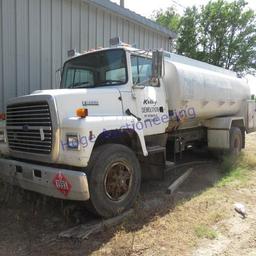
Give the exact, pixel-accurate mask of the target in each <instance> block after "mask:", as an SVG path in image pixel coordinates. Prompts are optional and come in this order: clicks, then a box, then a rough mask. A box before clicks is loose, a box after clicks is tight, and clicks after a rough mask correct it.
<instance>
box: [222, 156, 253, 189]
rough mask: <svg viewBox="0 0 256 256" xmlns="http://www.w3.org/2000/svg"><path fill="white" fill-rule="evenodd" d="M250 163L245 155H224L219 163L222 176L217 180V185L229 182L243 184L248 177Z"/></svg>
mask: <svg viewBox="0 0 256 256" xmlns="http://www.w3.org/2000/svg"><path fill="white" fill-rule="evenodd" d="M250 167H251V165H250V162H248V158H247V157H246V155H243V154H241V155H240V156H239V157H236V158H234V157H224V158H223V162H222V165H221V169H222V173H223V178H222V179H221V180H220V181H219V182H218V184H217V186H218V187H223V186H227V185H230V184H244V183H245V182H246V181H248V178H249V169H250Z"/></svg>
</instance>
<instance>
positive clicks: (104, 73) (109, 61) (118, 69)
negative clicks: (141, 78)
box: [61, 49, 127, 88]
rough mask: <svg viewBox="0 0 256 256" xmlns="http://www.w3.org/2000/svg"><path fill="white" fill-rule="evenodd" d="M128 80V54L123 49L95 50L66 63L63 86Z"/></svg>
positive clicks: (117, 82)
mask: <svg viewBox="0 0 256 256" xmlns="http://www.w3.org/2000/svg"><path fill="white" fill-rule="evenodd" d="M126 82H127V64H126V54H125V51H124V50H123V49H111V50H104V51H100V52H93V53H89V54H86V55H82V56H80V57H77V58H74V59H72V60H70V61H68V62H66V64H65V65H64V70H63V74H62V83H61V87H62V88H93V87H102V86H111V85H121V84H125V83H126Z"/></svg>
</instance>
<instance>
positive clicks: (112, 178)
mask: <svg viewBox="0 0 256 256" xmlns="http://www.w3.org/2000/svg"><path fill="white" fill-rule="evenodd" d="M87 175H88V179H89V190H90V202H89V205H90V207H89V210H93V212H94V213H96V214H97V215H100V216H102V217H104V218H110V217H113V216H116V215H118V214H120V213H122V212H124V211H125V210H127V209H129V208H131V207H132V206H133V204H134V203H135V201H136V198H137V196H138V194H139V190H140V183H141V170H140V165H139V161H138V159H137V157H136V155H135V154H134V152H133V151H132V150H131V149H129V148H128V147H126V146H123V145H119V144H106V145H103V146H100V147H98V148H97V149H96V150H95V151H94V152H93V154H92V158H91V161H90V163H89V166H88V173H87Z"/></svg>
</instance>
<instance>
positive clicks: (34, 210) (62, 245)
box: [0, 134, 256, 256]
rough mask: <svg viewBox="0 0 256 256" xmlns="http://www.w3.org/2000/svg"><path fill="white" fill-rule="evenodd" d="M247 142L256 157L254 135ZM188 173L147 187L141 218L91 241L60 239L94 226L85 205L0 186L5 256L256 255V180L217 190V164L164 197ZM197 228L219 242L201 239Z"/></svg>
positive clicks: (0, 244)
mask: <svg viewBox="0 0 256 256" xmlns="http://www.w3.org/2000/svg"><path fill="white" fill-rule="evenodd" d="M247 140H248V142H249V143H248V145H249V148H248V150H249V151H250V152H252V153H253V154H254V152H256V148H255V140H256V135H255V134H253V135H250V136H248V138H247ZM253 141H254V142H253ZM246 152H247V151H246ZM188 158H191V155H189V156H188ZM202 158H203V159H205V158H204V157H202V156H201V155H200V156H199V157H198V160H202ZM193 159H195V156H193ZM249 160H250V163H251V162H252V161H251V159H249ZM249 160H248V162H249ZM187 168H188V167H186V168H179V169H176V170H172V171H171V172H169V173H168V174H167V176H166V179H165V180H164V181H151V182H145V183H143V185H142V191H141V196H140V198H139V200H138V202H137V205H136V207H135V213H134V214H133V215H132V216H131V217H129V218H128V219H126V220H125V221H124V223H123V224H122V225H120V226H118V227H113V228H109V229H107V230H104V231H103V232H100V233H98V234H96V235H93V236H91V237H89V239H88V240H85V241H78V240H59V239H58V238H57V236H58V234H59V233H60V232H61V231H64V230H66V229H68V228H70V227H73V226H76V225H79V224H80V223H82V224H86V223H91V222H92V221H95V217H94V216H92V215H91V214H90V213H88V212H87V211H86V210H85V208H84V205H83V204H78V203H72V202H64V201H60V200H54V199H51V198H47V197H43V196H40V195H37V194H35V193H30V192H24V191H23V190H20V189H10V187H6V186H3V184H0V202H1V204H0V230H1V232H0V255H3V256H9V255H15V256H16V255H19V256H20V255H26V256H27V255H63V256H64V255H65V256H68V255H74V256H76V255H182V256H183V255H207V256H208V255H239V254H241V253H243V254H244V255H255V254H253V253H254V252H256V247H255V246H256V240H255V237H256V232H255V231H254V227H255V224H256V223H255V216H256V212H255V209H254V208H255V202H256V200H255V196H256V189H255V183H256V173H255V172H252V173H251V174H250V179H249V180H247V181H246V182H244V183H243V184H242V185H241V184H239V183H237V184H236V183H234V184H233V185H232V186H230V187H229V186H217V187H216V186H215V184H216V183H218V181H219V180H220V179H221V177H222V176H223V173H222V172H221V170H220V164H219V163H218V162H216V161H215V162H214V163H212V164H210V165H209V164H206V165H198V166H196V167H194V172H193V174H192V175H191V177H190V178H189V179H188V180H187V181H186V182H185V183H184V184H183V185H182V186H181V187H180V188H179V190H178V191H177V193H175V195H174V196H170V195H168V194H166V189H167V187H168V186H169V185H170V183H171V182H172V181H173V180H175V178H176V177H178V176H179V175H181V174H183V173H184V172H185V171H186V170H187ZM235 202H242V203H244V204H245V205H246V207H247V211H248V218H246V219H244V220H243V219H241V218H240V216H239V215H238V214H237V213H236V212H235V211H234V209H233V208H234V207H233V205H234V203H235ZM198 227H206V228H207V229H206V230H210V231H212V232H216V234H217V237H216V238H214V237H215V236H212V239H200V238H199V237H197V232H196V230H197V229H198ZM202 230H203V232H204V229H202ZM202 235H204V233H202ZM210 237H211V236H210Z"/></svg>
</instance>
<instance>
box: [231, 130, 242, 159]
mask: <svg viewBox="0 0 256 256" xmlns="http://www.w3.org/2000/svg"><path fill="white" fill-rule="evenodd" d="M229 136H230V137H229V138H230V139H229V140H230V148H229V154H230V155H233V156H237V155H239V154H240V152H241V150H242V145H243V137H242V132H241V130H240V129H239V128H238V127H232V128H231V129H230V133H229Z"/></svg>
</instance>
